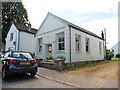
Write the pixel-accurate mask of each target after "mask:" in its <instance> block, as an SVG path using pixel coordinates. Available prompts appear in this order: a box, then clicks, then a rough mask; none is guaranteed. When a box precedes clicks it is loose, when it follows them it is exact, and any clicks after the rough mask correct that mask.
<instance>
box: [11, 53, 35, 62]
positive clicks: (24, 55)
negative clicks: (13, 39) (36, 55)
mask: <svg viewBox="0 0 120 90" xmlns="http://www.w3.org/2000/svg"><path fill="white" fill-rule="evenodd" d="M11 57H13V58H21V59H29V60H33V58H32V56H31V55H30V53H23V52H13V53H12V55H11Z"/></svg>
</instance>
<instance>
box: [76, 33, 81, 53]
mask: <svg viewBox="0 0 120 90" xmlns="http://www.w3.org/2000/svg"><path fill="white" fill-rule="evenodd" d="M75 50H76V52H79V53H81V35H80V34H75Z"/></svg>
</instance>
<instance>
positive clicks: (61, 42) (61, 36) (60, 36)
mask: <svg viewBox="0 0 120 90" xmlns="http://www.w3.org/2000/svg"><path fill="white" fill-rule="evenodd" d="M64 41H65V38H64V33H60V34H58V50H64V49H65V46H64V43H65V42H64Z"/></svg>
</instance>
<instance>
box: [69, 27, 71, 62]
mask: <svg viewBox="0 0 120 90" xmlns="http://www.w3.org/2000/svg"><path fill="white" fill-rule="evenodd" d="M69 31H70V62H71V28H70V26H69Z"/></svg>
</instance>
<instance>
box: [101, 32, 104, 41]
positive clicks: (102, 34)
mask: <svg viewBox="0 0 120 90" xmlns="http://www.w3.org/2000/svg"><path fill="white" fill-rule="evenodd" d="M101 36H102V38H103V39H104V33H103V31H102V33H101Z"/></svg>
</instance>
